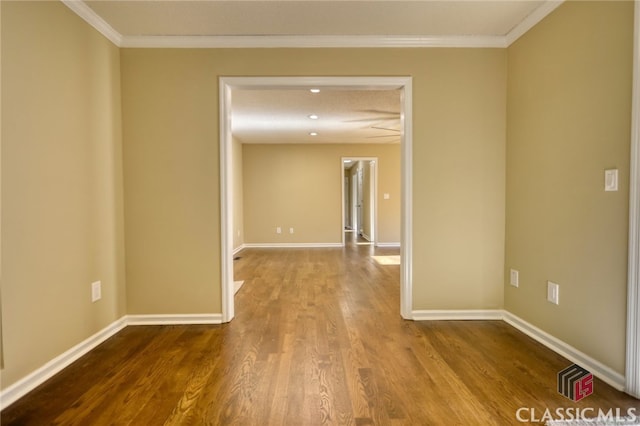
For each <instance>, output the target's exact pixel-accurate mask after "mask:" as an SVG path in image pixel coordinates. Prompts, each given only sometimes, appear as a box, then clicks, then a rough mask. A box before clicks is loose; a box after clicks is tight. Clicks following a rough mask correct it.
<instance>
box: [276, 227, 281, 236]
mask: <svg viewBox="0 0 640 426" xmlns="http://www.w3.org/2000/svg"><path fill="white" fill-rule="evenodd" d="M276 234H282V228H281V227H279V226H278V227H276Z"/></svg>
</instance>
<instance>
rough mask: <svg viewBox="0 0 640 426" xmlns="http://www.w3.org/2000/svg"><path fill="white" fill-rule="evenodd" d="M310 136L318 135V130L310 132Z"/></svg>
mask: <svg viewBox="0 0 640 426" xmlns="http://www.w3.org/2000/svg"><path fill="white" fill-rule="evenodd" d="M309 135H310V136H318V132H311V133H309Z"/></svg>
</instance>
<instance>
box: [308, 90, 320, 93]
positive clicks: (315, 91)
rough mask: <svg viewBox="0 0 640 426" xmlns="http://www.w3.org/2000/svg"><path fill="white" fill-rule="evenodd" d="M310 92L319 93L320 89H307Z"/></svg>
mask: <svg viewBox="0 0 640 426" xmlns="http://www.w3.org/2000/svg"><path fill="white" fill-rule="evenodd" d="M309 91H310V92H311V93H320V89H309Z"/></svg>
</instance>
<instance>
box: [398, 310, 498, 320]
mask: <svg viewBox="0 0 640 426" xmlns="http://www.w3.org/2000/svg"><path fill="white" fill-rule="evenodd" d="M411 314H412V315H411V318H412V319H413V320H415V321H436V320H447V321H455V320H502V319H503V317H504V315H503V311H502V310H501V309H480V310H478V309H462V310H435V309H433V310H425V311H412V312H411Z"/></svg>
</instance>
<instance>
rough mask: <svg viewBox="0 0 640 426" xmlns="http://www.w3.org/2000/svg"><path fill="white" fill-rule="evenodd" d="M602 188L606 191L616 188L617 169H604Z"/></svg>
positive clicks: (615, 189)
mask: <svg viewBox="0 0 640 426" xmlns="http://www.w3.org/2000/svg"><path fill="white" fill-rule="evenodd" d="M604 190H605V191H607V192H610V191H617V190H618V169H609V170H605V171H604Z"/></svg>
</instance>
